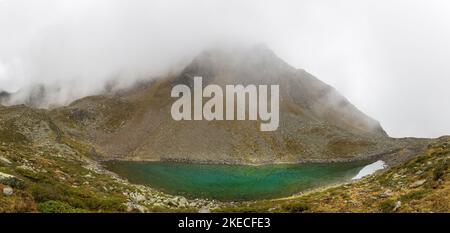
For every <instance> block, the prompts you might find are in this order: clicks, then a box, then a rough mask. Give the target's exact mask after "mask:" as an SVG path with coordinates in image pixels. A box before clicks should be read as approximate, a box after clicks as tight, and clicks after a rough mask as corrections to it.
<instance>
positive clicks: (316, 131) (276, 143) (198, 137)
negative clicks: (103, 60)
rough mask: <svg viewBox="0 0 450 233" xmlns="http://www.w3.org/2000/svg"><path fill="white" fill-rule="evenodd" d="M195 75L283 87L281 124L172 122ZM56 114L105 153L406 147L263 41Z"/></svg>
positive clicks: (256, 157) (215, 158) (248, 156)
mask: <svg viewBox="0 0 450 233" xmlns="http://www.w3.org/2000/svg"><path fill="white" fill-rule="evenodd" d="M195 76H201V77H203V85H204V86H205V85H208V84H217V85H220V86H222V87H224V85H226V84H234V85H238V84H242V85H248V84H254V85H261V84H266V85H272V84H276V85H280V126H279V128H278V130H276V131H273V132H261V131H260V129H259V125H260V121H206V120H200V121H175V120H173V119H172V117H171V111H170V108H171V104H172V103H173V102H174V101H175V99H174V98H171V97H170V93H171V88H172V87H173V86H174V85H176V84H186V85H188V86H191V85H192V79H193V77H195ZM204 101H206V100H204ZM49 114H50V115H51V116H52V118H53V119H54V121H55V122H56V123H57V124H58V125H60V126H61V127H62V128H64V130H65V131H66V132H68V133H70V134H72V135H73V136H74V137H77V138H80V139H81V140H87V141H88V142H90V143H92V144H93V145H95V150H96V153H97V154H98V156H99V157H102V158H103V159H121V160H147V161H154V160H170V161H189V162H206V163H241V164H264V163H281V162H295V163H296V162H330V161H350V160H357V159H369V158H372V157H376V156H379V155H381V154H383V153H386V152H387V151H390V150H396V149H399V148H401V147H402V146H398V142H396V141H393V140H391V139H390V138H389V137H388V135H387V134H386V132H385V131H384V130H383V129H382V127H381V126H380V124H379V123H378V122H377V121H375V120H373V119H372V118H370V117H368V116H367V115H365V114H364V113H362V112H361V111H359V110H358V109H357V108H356V107H355V106H353V105H352V104H351V103H350V102H349V101H348V100H347V99H345V98H344V97H342V96H341V95H340V94H339V93H338V92H337V91H336V90H335V89H334V88H332V87H330V86H329V85H327V84H325V83H323V82H321V81H320V80H318V79H316V78H315V77H314V76H312V75H310V74H308V73H307V72H306V71H304V70H298V69H295V68H293V67H291V66H289V65H288V64H286V63H285V62H284V61H282V60H281V59H280V58H278V57H277V56H276V55H275V54H274V53H273V52H272V51H270V50H269V49H268V48H266V47H264V46H255V47H251V48H246V49H235V50H221V49H212V50H208V51H205V52H203V53H201V54H200V55H199V56H197V57H196V58H195V59H194V60H193V61H192V62H191V64H189V65H188V66H187V67H185V69H183V70H182V72H181V73H180V74H177V75H171V76H169V77H164V78H159V79H157V80H155V81H152V82H142V83H139V84H137V85H136V86H135V87H133V88H130V89H127V90H122V91H119V92H115V93H110V94H105V95H100V96H92V97H86V98H83V99H80V100H77V101H75V102H73V103H72V104H70V105H69V106H66V107H62V108H56V109H54V110H52V111H51V112H50V113H49Z"/></svg>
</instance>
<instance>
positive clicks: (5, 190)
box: [3, 186, 14, 196]
mask: <svg viewBox="0 0 450 233" xmlns="http://www.w3.org/2000/svg"><path fill="white" fill-rule="evenodd" d="M13 193H14V190H13V189H12V188H11V187H9V186H6V187H4V188H3V195H5V196H11V195H13Z"/></svg>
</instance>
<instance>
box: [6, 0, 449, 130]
mask: <svg viewBox="0 0 450 233" xmlns="http://www.w3.org/2000/svg"><path fill="white" fill-rule="evenodd" d="M223 43H243V44H253V43H266V44H267V45H268V46H269V47H271V48H272V49H273V50H274V51H275V53H277V54H278V55H279V56H280V57H281V58H283V59H285V60H286V61H287V62H288V63H290V64H291V65H293V66H294V67H297V68H303V69H305V70H307V71H308V72H310V73H312V74H313V75H315V76H316V77H318V78H319V79H321V80H323V81H325V82H327V83H329V84H331V85H332V86H334V87H335V88H336V89H338V90H339V91H340V92H341V93H342V94H343V95H345V96H346V97H347V98H348V99H349V100H350V101H351V102H352V103H354V104H355V105H356V106H357V107H358V108H360V109H361V110H362V111H364V112H365V113H367V114H368V115H370V116H372V117H373V118H375V119H377V120H379V121H380V122H381V124H382V126H383V127H384V128H385V129H386V131H387V132H388V133H389V134H390V135H391V136H395V137H402V136H415V137H438V136H440V135H444V134H450V1H448V0H393V1H392V0H385V1H383V0H374V1H370V0H347V1H345V0H342V1H338V0H329V1H325V0H323V1H321V0H311V1H301V0H300V1H299V0H297V1H280V0H277V1H261V0H255V1H245V0H235V1H233V0H223V1H212V0H204V1H195V0H189V1H188V0H180V1H168V0H161V1H153V0H148V1H143V0H142V1H140V0H134V1H133V0H122V1H120V0H28V1H27V0H0V90H1V89H3V90H7V91H16V90H18V89H19V88H26V87H27V86H30V85H32V84H34V83H44V84H46V85H56V86H59V87H60V88H61V90H62V91H61V92H60V93H59V94H58V95H60V96H55V98H54V99H55V101H60V102H61V101H63V102H67V101H70V100H72V99H74V98H79V97H82V96H84V95H90V94H94V93H95V92H96V91H98V90H100V89H101V88H102V85H103V84H104V82H105V80H107V79H109V78H111V77H116V78H117V77H119V80H121V81H122V82H125V84H126V83H127V82H130V81H131V80H134V79H135V78H136V77H140V76H142V75H148V74H151V75H156V74H161V73H164V72H167V69H168V68H169V67H176V65H177V64H183V62H186V61H187V60H189V59H190V58H191V56H193V54H195V53H197V52H198V51H200V50H202V49H203V48H205V47H211V46H214V45H217V44H223Z"/></svg>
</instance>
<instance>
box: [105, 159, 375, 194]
mask: <svg viewBox="0 0 450 233" xmlns="http://www.w3.org/2000/svg"><path fill="white" fill-rule="evenodd" d="M366 164H367V163H363V162H354V163H328V164H289V165H264V166H244V165H216V164H187V163H172V162H128V161H108V162H105V163H104V166H105V168H106V169H108V170H110V171H113V172H115V173H117V174H118V175H120V176H122V177H123V178H126V179H128V180H129V181H130V182H132V183H136V184H144V185H148V186H150V187H153V188H156V189H159V190H161V191H164V192H167V193H170V194H176V195H184V196H186V197H191V198H197V197H201V198H212V199H218V200H255V199H264V198H276V197H285V196H289V195H292V194H296V193H299V192H302V191H305V190H308V189H312V188H317V187H321V186H325V185H329V184H333V183H339V182H343V181H348V180H350V179H351V178H352V177H354V176H355V175H356V174H357V173H358V171H359V170H361V168H362V167H364V165H366Z"/></svg>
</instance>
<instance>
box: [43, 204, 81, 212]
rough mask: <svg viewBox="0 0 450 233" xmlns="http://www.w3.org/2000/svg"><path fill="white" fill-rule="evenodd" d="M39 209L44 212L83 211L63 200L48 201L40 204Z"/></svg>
mask: <svg viewBox="0 0 450 233" xmlns="http://www.w3.org/2000/svg"><path fill="white" fill-rule="evenodd" d="M38 209H39V211H41V212H43V213H81V212H86V211H85V210H83V209H77V208H74V207H72V206H71V205H69V204H67V203H65V202H62V201H46V202H43V203H40V204H39V205H38Z"/></svg>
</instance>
